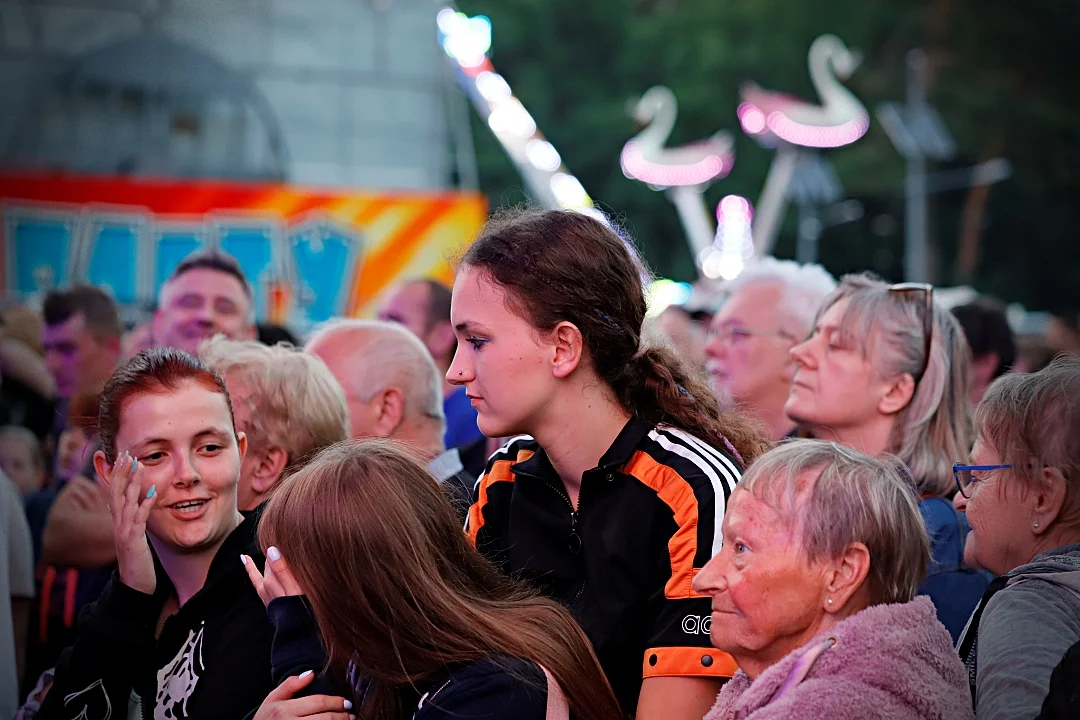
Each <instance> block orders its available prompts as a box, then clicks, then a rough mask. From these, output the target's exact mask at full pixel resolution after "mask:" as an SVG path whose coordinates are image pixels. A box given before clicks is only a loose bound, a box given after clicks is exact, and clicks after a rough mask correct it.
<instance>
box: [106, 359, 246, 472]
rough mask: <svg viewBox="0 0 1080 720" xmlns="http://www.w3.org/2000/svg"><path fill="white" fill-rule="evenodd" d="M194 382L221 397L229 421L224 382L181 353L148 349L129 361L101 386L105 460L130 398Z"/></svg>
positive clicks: (112, 449) (112, 454)
mask: <svg viewBox="0 0 1080 720" xmlns="http://www.w3.org/2000/svg"><path fill="white" fill-rule="evenodd" d="M187 382H195V383H198V384H199V385H201V386H202V387H204V388H206V389H207V390H209V391H211V392H219V393H221V394H222V395H224V396H225V403H226V404H227V405H228V406H229V420H230V421H232V422H233V432H235V431H236V423H235V421H234V420H233V409H232V400H231V399H230V398H229V391H228V390H226V389H225V383H224V381H222V379H221V377H220V376H219V375H218V374H217V373H216V372H214V371H213V370H212V369H210V368H209V367H207V366H206V365H205V364H204V363H202V362H201V361H200V360H198V359H197V358H194V357H192V356H191V355H188V354H187V353H186V352H184V351H183V350H177V349H175V348H151V349H150V350H143V351H142V352H141V353H139V354H138V355H136V356H135V357H133V358H131V360H129V361H128V362H127V363H126V364H124V365H122V366H121V367H120V368H119V369H118V370H117V371H116V372H114V373H113V376H112V377H111V378H109V380H108V382H106V383H105V388H104V389H103V390H102V391H101V404H100V405H99V406H98V431H99V432H100V433H101V445H102V449H103V450H104V451H105V457H106V458H107V459H108V461H109V462H110V463H113V462H116V434H117V433H118V432H119V430H120V412H121V411H122V410H123V409H124V404H125V403H126V402H127V401H128V400H129V399H130V398H132V397H133V396H135V395H140V394H142V393H167V392H172V391H175V390H177V389H179V388H180V387H181V386H182V385H183V384H184V383H187Z"/></svg>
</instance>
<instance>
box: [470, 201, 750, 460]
mask: <svg viewBox="0 0 1080 720" xmlns="http://www.w3.org/2000/svg"><path fill="white" fill-rule="evenodd" d="M462 264H463V265H466V266H469V267H473V268H476V269H478V270H481V271H482V272H483V273H485V274H486V275H487V276H488V277H489V278H490V279H491V280H494V281H495V282H496V283H498V285H500V286H502V287H503V288H504V289H505V290H506V292H507V297H508V304H509V306H510V307H509V309H510V310H511V311H512V312H514V313H516V314H517V315H519V316H521V317H522V318H524V319H526V320H528V321H529V322H530V323H531V324H532V325H533V326H534V327H535V328H537V330H540V331H541V332H547V331H550V330H552V329H554V328H555V326H556V325H558V324H559V323H560V322H564V321H565V322H569V323H572V324H573V325H575V326H576V327H577V328H578V330H580V331H581V335H582V339H583V343H584V345H585V348H586V349H587V350H588V357H589V359H590V361H591V364H592V367H593V369H594V371H595V372H596V374H597V376H599V377H600V379H601V380H603V381H605V382H606V383H607V384H608V385H609V386H610V387H611V389H612V391H613V392H614V393H615V397H616V398H617V399H618V401H619V403H620V404H621V405H622V406H623V407H624V408H625V409H626V410H627V411H628V412H630V413H631V414H634V415H637V416H638V417H641V418H642V419H644V420H646V421H648V422H652V423H661V422H665V423H670V424H672V425H675V426H677V427H681V428H683V429H685V430H688V431H690V432H691V433H693V434H695V435H698V436H699V437H701V438H702V439H704V440H706V441H709V442H710V443H711V444H713V445H716V446H718V447H723V446H724V438H725V437H726V438H727V439H728V440H729V441H730V442H731V443H732V444H733V445H734V447H735V448H736V449H737V450H738V452H739V454H740V455H742V456H743V458H744V460H745V461H746V462H750V461H751V460H752V459H753V458H754V457H756V456H757V455H758V454H759V453H760V452H761V451H762V449H763V447H764V442H763V440H762V436H761V434H760V432H759V431H758V430H757V428H755V427H753V426H751V425H750V424H749V423H748V422H747V421H745V420H743V419H742V418H740V417H738V416H736V415H733V414H732V415H727V414H723V413H722V412H721V411H720V409H719V406H718V404H717V401H716V398H715V397H714V396H713V394H712V392H711V391H710V390H709V388H708V386H707V385H706V384H705V383H704V381H703V380H702V379H701V378H699V377H697V376H696V375H694V374H692V373H691V372H690V371H688V370H687V369H686V368H685V367H684V366H683V365H682V363H681V362H680V361H679V360H678V359H677V358H676V357H675V355H673V354H672V353H670V352H669V351H667V350H665V349H663V348H659V347H648V346H646V345H645V344H643V343H642V338H641V335H642V325H643V323H644V321H645V292H644V285H643V282H644V281H645V280H646V279H647V277H648V273H647V271H646V270H645V268H644V266H643V265H642V264H641V262H640V260H639V259H638V258H637V257H636V255H635V254H634V252H633V251H632V250H631V249H630V247H629V246H628V245H627V243H626V242H624V240H623V239H622V238H621V237H620V236H619V235H618V234H617V233H616V232H615V231H614V230H612V229H611V228H609V227H608V226H606V225H604V224H603V223H602V222H600V221H599V220H597V219H595V218H593V217H591V216H589V215H585V214H582V213H577V212H572V211H567V210H544V211H536V210H512V211H507V212H503V213H501V214H499V215H497V216H496V217H494V218H492V219H491V220H490V221H489V222H488V223H487V225H485V226H484V229H483V230H481V232H480V236H479V237H478V238H477V240H476V241H475V242H474V243H473V244H472V246H471V247H470V248H469V249H468V251H466V253H465V255H464V257H463V258H462Z"/></svg>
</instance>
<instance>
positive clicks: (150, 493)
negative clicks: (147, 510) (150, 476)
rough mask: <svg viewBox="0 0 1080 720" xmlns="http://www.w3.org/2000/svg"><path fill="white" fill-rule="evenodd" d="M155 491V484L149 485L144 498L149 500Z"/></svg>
mask: <svg viewBox="0 0 1080 720" xmlns="http://www.w3.org/2000/svg"><path fill="white" fill-rule="evenodd" d="M155 492H157V485H151V486H150V491H149V492H148V493H146V499H147V500H149V499H150V498H152V497H154V493H155Z"/></svg>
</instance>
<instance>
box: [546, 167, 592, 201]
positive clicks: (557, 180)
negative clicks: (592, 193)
mask: <svg viewBox="0 0 1080 720" xmlns="http://www.w3.org/2000/svg"><path fill="white" fill-rule="evenodd" d="M551 192H552V193H554V194H555V199H556V200H558V201H559V204H560V205H562V206H563V207H565V208H579V207H582V206H586V205H592V200H591V199H590V198H589V194H588V193H587V192H585V188H584V187H582V186H581V182H580V181H579V180H578V179H577V178H576V177H574V176H573V175H567V174H566V173H556V174H555V175H553V176H552V178H551Z"/></svg>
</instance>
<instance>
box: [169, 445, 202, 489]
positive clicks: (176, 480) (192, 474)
mask: <svg viewBox="0 0 1080 720" xmlns="http://www.w3.org/2000/svg"><path fill="white" fill-rule="evenodd" d="M174 457H175V458H176V460H175V462H174V463H173V485H177V486H180V487H188V486H191V485H194V484H195V483H197V482H198V481H199V472H198V470H196V469H195V463H193V462H192V457H191V455H190V453H187V452H178V453H176V455H175V456H174Z"/></svg>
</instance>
